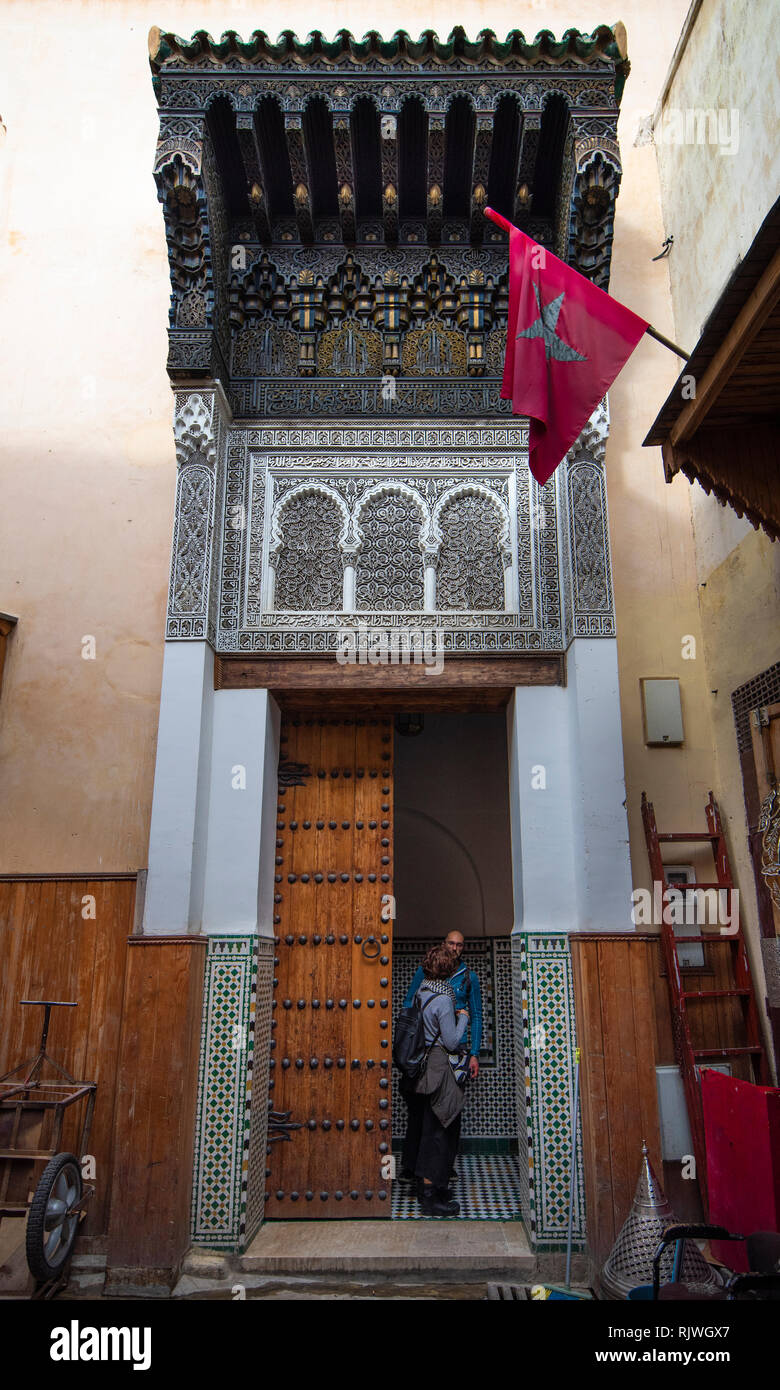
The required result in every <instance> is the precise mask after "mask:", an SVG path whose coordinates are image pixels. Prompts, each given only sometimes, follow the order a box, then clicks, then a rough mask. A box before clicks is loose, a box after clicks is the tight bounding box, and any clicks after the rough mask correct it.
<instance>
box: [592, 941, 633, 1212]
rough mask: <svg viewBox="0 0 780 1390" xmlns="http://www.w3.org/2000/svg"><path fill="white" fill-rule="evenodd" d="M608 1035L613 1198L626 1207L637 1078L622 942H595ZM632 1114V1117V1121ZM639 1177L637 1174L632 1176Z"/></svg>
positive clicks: (630, 1192) (618, 1208)
mask: <svg viewBox="0 0 780 1390" xmlns="http://www.w3.org/2000/svg"><path fill="white" fill-rule="evenodd" d="M597 954H598V970H599V980H600V984H601V1009H602V1024H603V1035H604V1068H605V1076H606V1084H607V1096H608V1098H609V1110H608V1118H607V1126H608V1133H609V1151H610V1158H611V1167H612V1202H613V1206H614V1208H615V1211H616V1218H615V1220H616V1228H619V1222H618V1220H617V1212H619V1211H624V1210H627V1209H628V1207H629V1205H630V1202H631V1197H632V1196H633V1189H632V1184H631V1177H630V1173H631V1168H632V1157H633V1148H634V1147H635V1143H634V1139H635V1135H636V1109H635V1096H634V1095H633V1094H632V1092H631V1091H630V1090H629V1089H628V1087H629V1086H630V1083H631V1082H632V1081H633V1073H634V1067H633V1010H632V1000H631V987H630V979H629V977H628V969H627V966H628V960H627V954H628V953H627V951H626V946H625V943H624V942H621V941H615V942H604V943H601V942H600V943H599V945H598V948H597ZM632 1119H633V1123H632ZM634 1182H636V1179H634Z"/></svg>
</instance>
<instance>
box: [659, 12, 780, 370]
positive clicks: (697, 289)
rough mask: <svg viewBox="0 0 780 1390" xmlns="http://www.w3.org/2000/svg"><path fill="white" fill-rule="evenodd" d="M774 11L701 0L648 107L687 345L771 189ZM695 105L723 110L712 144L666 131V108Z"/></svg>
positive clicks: (778, 168) (776, 102)
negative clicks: (655, 104)
mask: <svg viewBox="0 0 780 1390" xmlns="http://www.w3.org/2000/svg"><path fill="white" fill-rule="evenodd" d="M692 8H693V7H692ZM779 16H780V11H779V10H778V6H777V4H776V3H775V0H702V4H701V7H700V8H699V10H698V13H697V14H696V16H695V19H694V22H693V24H692V26H691V28H690V32H689V34H688V36H687V39H686V41H685V45H684V48H683V50H682V52H681V53H680V55H679V63H678V65H677V68H676V71H675V73H674V75H673V77H672V80H671V82H670V84H669V87H668V91H667V92H666V94H665V96H664V99H663V103H662V105H661V107H660V108H659V110H658V111H657V112H656V119H655V143H656V149H657V151H658V168H659V172H660V178H661V196H662V201H663V209H664V222H665V226H666V231H667V233H673V235H674V249H673V251H672V254H671V256H670V257H669V276H670V281H671V288H672V300H673V304H674V317H675V326H676V329H677V331H678V333H679V334H680V335H681V336H680V339H679V341H680V343H681V345H682V346H683V347H687V348H688V349H689V350H690V349H691V348H693V346H694V344H695V343H696V340H697V339H698V337H699V336H700V334H701V330H702V327H703V325H704V323H705V321H706V319H707V316H708V314H709V312H710V310H711V309H712V307H713V305H714V304H715V302H716V300H717V298H718V295H719V294H720V292H721V290H722V289H723V288H724V287H725V285H726V282H727V281H728V279H729V276H730V275H731V273H732V271H733V270H734V268H735V266H736V265H737V263H738V262H739V261H740V260H741V259H742V257H743V256H744V255H745V253H746V252H747V251H748V250H749V249H750V245H751V243H752V241H753V238H754V236H755V234H756V232H757V231H758V228H759V227H760V225H761V222H762V221H763V219H764V217H765V216H766V214H767V213H768V212H769V209H770V208H771V206H772V204H773V203H774V201H775V199H776V198H777V195H778V185H779V184H780V143H778V139H777V123H778V122H777V113H778V110H780V65H779V64H778V62H777V52H778V42H777V25H778V17H779ZM659 95H660V93H659ZM697 110H698V111H707V110H712V111H717V112H721V113H724V114H723V116H722V117H721V120H722V133H723V135H725V137H726V138H725V140H724V141H723V142H722V143H717V144H714V143H709V139H707V140H704V139H702V141H701V143H699V141H698V138H697V139H696V141H695V142H693V143H691V142H686V143H682V142H680V143H676V142H675V140H674V139H672V138H669V137H671V136H672V134H673V133H674V120H675V118H674V116H673V112H689V111H697ZM725 113H728V116H729V119H728V121H726V119H725ZM732 113H734V114H733V115H732ZM693 129H694V130H695V129H696V126H694V127H693ZM706 129H707V134H708V136H709V134H710V133H713V134H714V130H712V128H711V125H710V124H708V125H707V127H706ZM732 135H733V137H734V138H732Z"/></svg>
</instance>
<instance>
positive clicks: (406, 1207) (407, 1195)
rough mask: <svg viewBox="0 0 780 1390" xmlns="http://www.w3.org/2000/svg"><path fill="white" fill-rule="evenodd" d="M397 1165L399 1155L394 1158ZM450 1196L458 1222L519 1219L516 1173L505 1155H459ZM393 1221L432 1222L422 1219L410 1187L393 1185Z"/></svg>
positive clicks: (429, 1218)
mask: <svg viewBox="0 0 780 1390" xmlns="http://www.w3.org/2000/svg"><path fill="white" fill-rule="evenodd" d="M397 1161H398V1162H399V1164H400V1155H398V1156H397ZM455 1168H456V1170H457V1173H458V1176H457V1178H456V1179H455V1180H454V1181H453V1182H452V1189H453V1195H454V1197H455V1198H456V1200H457V1201H458V1202H460V1218H459V1219H460V1220H464V1221H509V1220H511V1219H512V1217H517V1218H518V1219H519V1217H520V1170H519V1167H518V1162H517V1159H516V1158H514V1157H511V1156H508V1155H498V1154H495V1155H494V1154H491V1155H485V1156H482V1155H479V1156H478V1155H476V1154H459V1155H458V1158H457V1159H456V1161H455ZM392 1215H393V1220H394V1221H435V1220H437V1219H438V1218H436V1217H433V1216H423V1214H422V1212H421V1211H420V1204H419V1202H418V1201H417V1198H416V1196H415V1189H414V1184H413V1183H408V1182H399V1181H398V1180H396V1181H395V1182H394V1183H393V1208H392Z"/></svg>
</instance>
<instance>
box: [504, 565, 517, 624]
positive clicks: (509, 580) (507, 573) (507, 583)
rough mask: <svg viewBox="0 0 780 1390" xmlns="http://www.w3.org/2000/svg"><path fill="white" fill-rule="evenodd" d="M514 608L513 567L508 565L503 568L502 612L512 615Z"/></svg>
mask: <svg viewBox="0 0 780 1390" xmlns="http://www.w3.org/2000/svg"><path fill="white" fill-rule="evenodd" d="M515 607H516V605H515V567H514V565H513V564H511V563H510V564H508V565H505V566H504V611H505V612H506V613H514V611H515Z"/></svg>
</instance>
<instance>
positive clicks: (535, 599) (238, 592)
mask: <svg viewBox="0 0 780 1390" xmlns="http://www.w3.org/2000/svg"><path fill="white" fill-rule="evenodd" d="M174 430H175V434H176V441H177V457H178V479H177V490H176V499H177V500H176V518H175V525H174V537H173V554H172V560H171V581H170V594H169V605H168V620H167V629H166V636H167V637H168V638H169V639H197V640H203V639H204V638H205V639H206V640H208V642H209V643H210V644H211V645H212V646H213V647H214V649H215V650H216V651H217V652H220V653H225V654H227V653H243V652H246V653H280V654H288V655H302V654H312V655H313V654H317V653H320V654H325V653H333V652H335V651H336V648H337V645H338V634H339V632H340V631H342V630H343V629H345V628H350V627H354V625H355V623H356V621H358V620H359V621H360V622H361V623H362V624H364V625H366V626H368V627H369V628H372V627H384V628H388V627H390V628H393V627H396V628H397V627H404V626H408V627H414V628H415V629H431V630H434V631H435V632H436V634H437V644H438V646H439V648H440V650H442V651H444V652H452V653H471V652H497V653H512V652H527V651H547V652H553V651H555V652H559V651H565V650H566V648H567V647H568V645H569V643H570V642H571V641H572V639H573V638H575V637H578V636H588V637H614V635H615V623H614V612H613V604H612V582H611V574H610V560H609V539H608V536H609V531H608V523H607V514H606V485H605V477H604V455H605V446H606V439H607V432H608V416H607V410H606V403H602V405H601V406H599V408H598V409H597V410H596V411H595V412H594V414H593V416H592V418H591V420H590V421H589V422H588V425H587V426H586V428H585V429H584V430H583V432H582V434H581V436H580V438H579V439H578V440H577V442H576V444H575V445H574V447H573V448H572V449H571V451H570V452H569V454H568V455H567V457H566V459H565V460H564V461H563V463H562V464H561V466H560V467H559V468H558V469H557V471H556V473H555V475H554V477H553V478H552V479H551V480H550V482H548V483H547V484H546V485H545V487H544V488H540V487H539V486H538V485H537V483H536V482H535V480H534V479H533V477H532V475H531V473H530V471H529V469H528V452H527V451H528V429H527V424H526V422H525V421H515V420H512V421H507V422H506V423H502V424H495V423H494V422H486V421H476V420H475V421H469V422H463V423H459V422H456V421H452V420H448V421H432V420H421V421H415V422H409V423H406V422H405V423H402V424H399V423H392V424H391V423H388V422H387V421H384V420H381V421H376V422H374V423H372V422H370V421H365V422H362V423H361V424H360V425H355V426H351V425H348V426H339V425H334V424H330V423H329V422H320V423H316V424H302V423H301V422H300V421H290V422H281V421H275V422H274V423H273V424H263V425H253V426H250V427H247V426H245V425H243V424H240V423H239V424H233V423H232V422H231V417H230V411H229V407H228V405H227V402H226V399H225V397H224V394H223V392H222V390H221V388H219V387H218V386H216V387H211V388H207V387H205V386H204V387H202V388H200V389H198V390H197V391H194V390H187V391H184V390H182V391H177V392H176V407H175V421H174ZM307 499H318V505H317V504H315V507H316V510H312V508H311V507H307V506H306V501H307ZM390 571H392V577H391V578H388V574H389V572H390ZM280 575H281V583H280ZM477 597H478V599H479V601H478V602H477V601H476V600H477Z"/></svg>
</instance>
